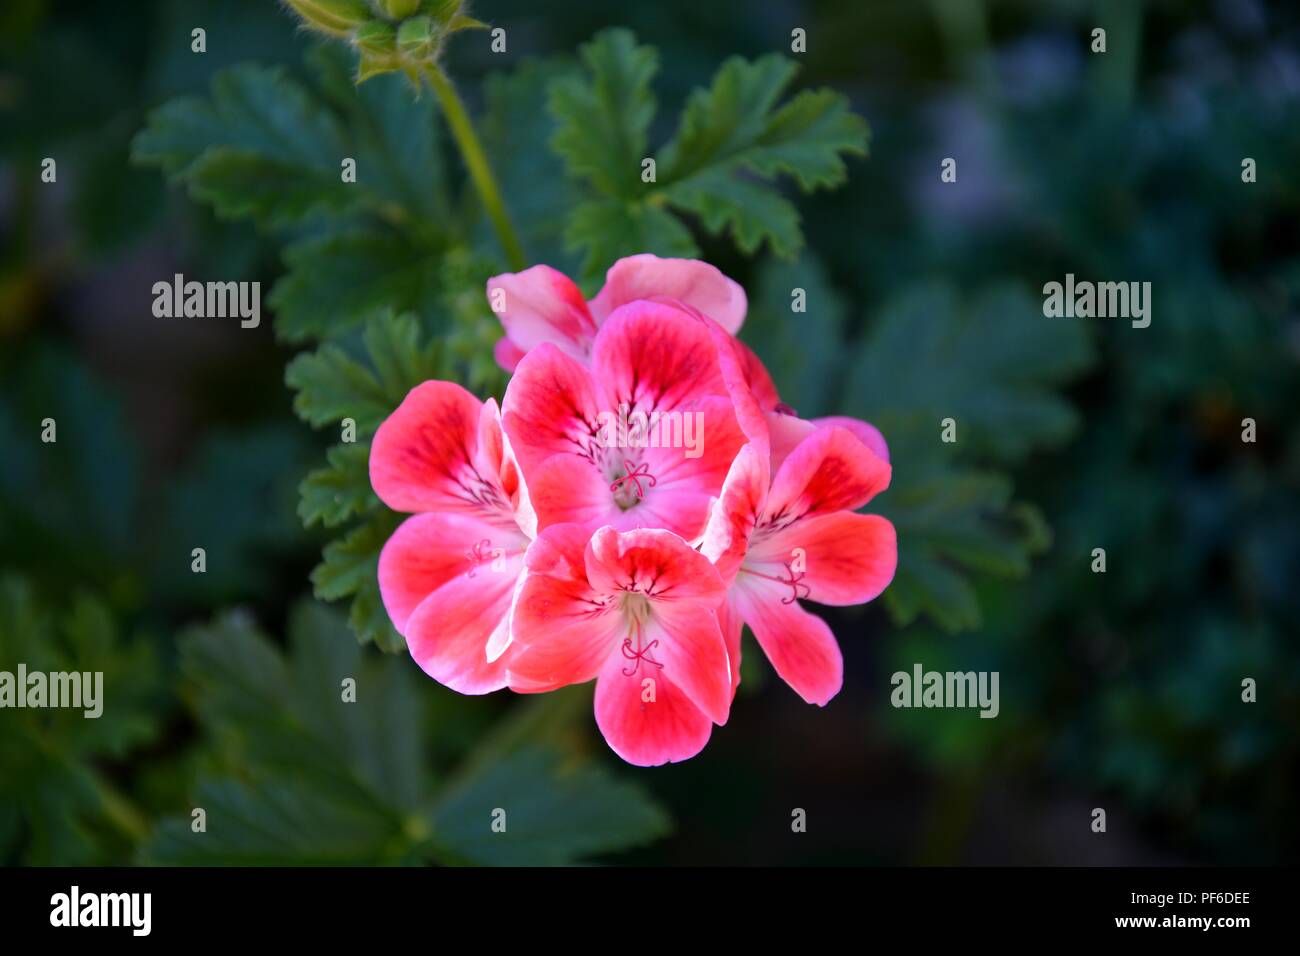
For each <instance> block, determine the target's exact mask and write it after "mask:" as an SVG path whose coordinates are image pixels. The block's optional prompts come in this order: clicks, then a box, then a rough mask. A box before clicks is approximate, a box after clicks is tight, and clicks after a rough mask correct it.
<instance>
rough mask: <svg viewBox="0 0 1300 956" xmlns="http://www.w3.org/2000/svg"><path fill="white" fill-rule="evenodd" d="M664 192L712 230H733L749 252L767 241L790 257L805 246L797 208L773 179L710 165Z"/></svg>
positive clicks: (776, 251)
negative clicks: (745, 175) (744, 175)
mask: <svg viewBox="0 0 1300 956" xmlns="http://www.w3.org/2000/svg"><path fill="white" fill-rule="evenodd" d="M663 195H664V197H665V198H666V199H667V201H668V203H669V204H670V205H672V206H673V207H675V208H677V209H680V210H682V211H684V212H694V213H697V214H698V215H699V217H700V221H701V222H702V223H703V224H704V228H705V229H707V230H708V231H709V232H711V233H713V234H715V235H718V234H721V233H723V232H727V231H730V233H731V236H732V239H734V240H735V243H736V246H737V247H738V248H739V249H740V251H741V252H743V253H745V255H753V254H754V253H756V252H758V249H759V246H761V245H762V244H763V242H764V241H765V240H766V241H767V242H768V243H769V244H770V245H771V247H772V252H774V253H775V254H776V255H778V256H782V257H784V258H786V259H792V258H794V257H795V256H796V255H798V254H799V250H800V248H801V247H802V246H803V231H802V230H801V229H800V228H799V211H798V210H797V209H795V207H794V204H793V203H791V202H790V201H789V200H788V199H786V198H785V197H784V196H782V195H781V194H780V193H779V192H777V191H776V190H774V189H773V188H772V185H771V184H770V183H767V182H763V181H759V180H753V179H742V178H740V177H738V176H734V175H731V174H730V173H728V172H727V171H726V170H724V169H711V170H707V171H705V172H701V173H697V174H696V175H694V176H691V177H690V178H689V179H684V180H682V181H680V182H677V183H673V184H672V185H671V186H669V187H668V188H667V189H666V190H665V191H664V194H663Z"/></svg>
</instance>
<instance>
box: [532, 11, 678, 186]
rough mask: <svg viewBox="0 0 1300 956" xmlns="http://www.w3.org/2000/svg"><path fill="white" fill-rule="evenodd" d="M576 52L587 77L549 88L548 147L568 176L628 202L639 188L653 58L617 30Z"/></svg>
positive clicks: (652, 105) (627, 32) (654, 55)
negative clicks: (552, 123) (553, 124)
mask: <svg viewBox="0 0 1300 956" xmlns="http://www.w3.org/2000/svg"><path fill="white" fill-rule="evenodd" d="M579 52H580V55H581V57H582V62H583V63H584V64H585V65H586V67H587V73H588V75H587V76H572V77H568V78H564V79H560V80H556V81H555V82H553V83H552V84H551V87H550V103H549V106H550V111H551V114H552V115H553V116H554V117H555V119H556V121H557V123H558V128H557V129H556V132H555V136H554V137H553V138H552V140H551V147H552V148H553V149H554V150H555V152H557V153H559V154H560V156H562V157H563V158H564V161H565V164H566V166H567V168H568V172H569V175H571V176H573V177H575V178H580V179H581V178H585V179H588V180H590V182H591V184H592V185H593V186H595V188H596V189H597V190H598V191H600V192H602V193H604V194H605V195H607V196H616V197H623V198H634V197H636V196H638V195H639V194H640V193H641V192H642V189H643V187H642V183H641V161H642V160H643V159H644V158H645V157H646V133H647V130H648V129H649V128H650V123H651V121H653V119H654V115H655V99H654V95H653V94H652V93H651V91H650V82H651V80H653V79H654V75H655V73H656V72H658V69H659V55H658V54H657V53H656V52H655V50H654V48H653V47H648V46H637V43H636V37H635V36H634V35H633V34H632V32H631V31H630V30H621V29H616V30H606V31H604V32H603V33H599V34H597V35H596V38H595V39H594V40H592V41H591V42H590V43H587V44H584V45H583V46H582V47H581V48H580V51H579Z"/></svg>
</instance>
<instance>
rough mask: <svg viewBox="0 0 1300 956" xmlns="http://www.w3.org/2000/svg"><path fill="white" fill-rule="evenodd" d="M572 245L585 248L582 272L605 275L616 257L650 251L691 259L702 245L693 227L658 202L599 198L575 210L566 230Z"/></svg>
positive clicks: (581, 248)
mask: <svg viewBox="0 0 1300 956" xmlns="http://www.w3.org/2000/svg"><path fill="white" fill-rule="evenodd" d="M564 240H565V244H566V245H567V246H568V247H569V248H570V249H575V250H586V255H585V257H584V258H583V261H582V275H583V276H584V277H585V278H587V279H591V278H593V277H596V276H601V275H604V271H605V269H606V268H608V267H609V265H610V264H611V263H613V262H614V261H615V260H616V259H621V258H622V257H624V256H630V255H635V254H637V253H640V252H651V253H654V254H655V255H658V256H665V257H674V256H675V257H680V258H685V259H691V258H694V257H695V256H697V255H699V247H698V246H696V245H695V240H694V239H692V238H691V233H690V230H688V229H687V228H686V227H685V226H683V225H682V224H681V222H679V221H678V220H677V219H676V218H675V217H674V216H673V215H672V213H670V212H668V211H667V210H666V209H664V208H663V207H662V206H659V205H647V204H645V203H629V202H623V201H621V200H618V199H597V200H591V201H588V202H584V203H582V204H581V205H580V206H578V207H577V208H576V209H574V210H573V215H572V217H571V218H570V220H569V225H568V228H567V229H566V230H565V233H564Z"/></svg>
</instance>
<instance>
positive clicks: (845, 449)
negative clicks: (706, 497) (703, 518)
mask: <svg viewBox="0 0 1300 956" xmlns="http://www.w3.org/2000/svg"><path fill="white" fill-rule="evenodd" d="M787 417H789V416H787ZM794 421H796V422H797V421H798V420H797V419H796V420H794ZM783 424H784V423H783ZM803 426H806V434H805V436H804V437H803V438H802V439H801V440H800V441H798V443H797V444H795V445H794V446H793V448H791V449H790V450H789V451H788V452H786V453H784V454H783V456H782V458H781V461H780V464H779V466H778V467H777V470H776V472H775V475H774V477H773V478H772V479H771V483H770V486H769V480H768V476H769V475H770V474H772V471H771V464H770V460H769V456H768V455H766V454H764V453H763V451H762V445H761V443H760V442H751V443H749V444H747V445H746V446H745V447H744V448H743V449H742V450H741V452H740V453H739V454H738V455H737V456H736V460H735V462H734V463H733V464H732V467H731V470H730V472H729V474H728V475H727V480H726V483H725V485H724V487H723V490H722V495H721V497H720V498H719V500H718V502H717V504H716V506H715V507H714V509H713V513H712V515H711V517H710V520H709V525H708V528H707V529H706V531H705V533H704V539H703V542H702V545H701V550H702V551H703V553H704V554H705V555H706V556H707V557H708V558H709V559H710V560H712V561H713V562H714V564H715V565H716V566H717V568H718V571H719V573H720V574H721V576H722V579H723V580H724V581H725V582H727V584H728V591H727V604H726V607H725V608H724V609H723V610H722V612H721V618H722V622H723V632H724V637H725V638H726V640H727V644H728V648H729V652H730V657H731V660H732V669H733V674H732V677H733V681H734V682H736V683H738V682H739V660H740V628H741V623H742V622H743V623H745V624H748V625H749V627H750V630H752V631H753V632H754V637H755V638H756V639H757V640H758V643H759V646H760V647H762V648H763V652H764V653H765V654H766V655H767V657H768V660H770V661H771V662H772V666H773V667H774V668H775V670H776V672H777V674H779V675H780V676H781V678H782V679H783V680H784V681H785V682H786V683H787V684H789V685H790V686H791V687H792V688H793V689H794V690H795V692H796V693H798V694H799V696H800V697H802V698H803V699H804V700H806V701H808V702H809V703H813V704H820V705H824V704H826V702H827V701H829V700H830V699H831V698H832V697H834V696H835V695H836V694H837V693H838V692H839V689H840V686H841V684H842V681H843V659H842V657H841V655H840V648H839V644H838V643H837V642H836V640H835V636H834V635H833V634H832V633H831V630H830V628H829V627H827V626H826V623H825V622H824V621H823V620H822V619H821V618H819V617H817V616H816V615H813V614H810V613H808V612H807V611H805V610H804V609H803V608H802V607H800V605H799V602H800V601H801V600H809V601H816V602H818V603H820V604H829V605H848V604H861V603H864V602H866V601H870V600H872V599H873V598H875V597H876V596H877V595H878V594H880V592H881V591H883V590H884V589H885V587H886V586H887V585H888V584H889V582H890V581H891V580H892V579H893V576H894V571H895V569H896V567H897V565H898V548H897V543H896V540H895V534H894V526H893V525H892V524H890V522H889V521H888V520H886V519H885V518H882V517H880V516H878V515H863V514H857V513H855V511H854V510H853V509H856V508H859V507H861V506H862V505H864V504H866V503H867V502H868V501H870V500H871V498H873V497H874V496H875V495H876V494H878V493H879V492H881V491H883V490H884V489H885V488H886V487H887V486H888V484H889V476H890V467H889V464H888V463H887V462H886V461H885V460H884V459H883V458H881V457H880V456H879V455H877V454H875V453H874V452H873V451H872V450H871V449H870V448H869V447H868V446H867V444H866V443H865V442H864V441H863V440H862V439H860V438H858V437H856V435H855V434H854V432H851V431H849V430H848V429H846V428H844V427H841V426H839V425H822V426H817V425H814V424H812V423H803ZM803 426H797V427H800V428H802V427H803ZM792 427H794V426H792ZM774 447H775V446H774Z"/></svg>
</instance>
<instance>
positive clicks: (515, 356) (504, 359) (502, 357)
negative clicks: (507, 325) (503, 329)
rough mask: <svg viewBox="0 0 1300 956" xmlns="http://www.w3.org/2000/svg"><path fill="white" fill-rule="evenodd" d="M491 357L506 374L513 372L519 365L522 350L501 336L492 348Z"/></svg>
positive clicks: (522, 354) (522, 353)
mask: <svg viewBox="0 0 1300 956" xmlns="http://www.w3.org/2000/svg"><path fill="white" fill-rule="evenodd" d="M492 357H493V358H494V359H496V360H497V364H498V365H500V366H501V367H502V368H503V369H505V370H506V371H507V372H513V371H514V370H515V368H516V367H517V366H518V365H519V360H520V359H522V358H523V357H524V350H523V349H521V348H520V347H519V346H517V345H515V343H514V342H511V341H510V340H509V339H508V338H505V337H504V336H503V337H502V338H499V339H497V344H496V345H494V346H492Z"/></svg>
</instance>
